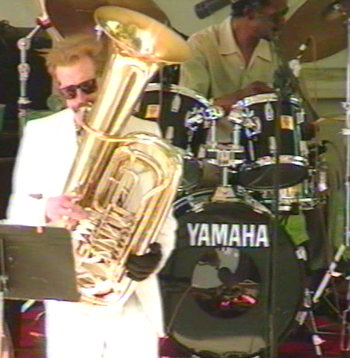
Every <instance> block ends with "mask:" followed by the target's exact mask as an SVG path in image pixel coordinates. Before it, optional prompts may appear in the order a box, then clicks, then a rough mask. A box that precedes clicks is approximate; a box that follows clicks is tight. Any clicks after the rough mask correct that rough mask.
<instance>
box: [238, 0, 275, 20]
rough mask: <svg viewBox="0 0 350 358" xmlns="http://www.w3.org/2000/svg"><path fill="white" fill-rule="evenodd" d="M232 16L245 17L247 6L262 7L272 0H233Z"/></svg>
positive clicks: (252, 7)
mask: <svg viewBox="0 0 350 358" xmlns="http://www.w3.org/2000/svg"><path fill="white" fill-rule="evenodd" d="M231 1H232V4H231V16H232V17H243V16H244V10H245V9H246V8H251V9H256V8H262V7H264V6H266V5H268V4H269V2H270V0H231Z"/></svg>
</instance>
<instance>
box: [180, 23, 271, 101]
mask: <svg viewBox="0 0 350 358" xmlns="http://www.w3.org/2000/svg"><path fill="white" fill-rule="evenodd" d="M188 44H189V45H190V47H191V49H192V53H193V57H192V58H191V59H190V60H189V61H187V62H186V63H184V64H183V65H182V67H181V77H180V86H183V87H187V88H190V89H192V90H194V91H197V92H199V93H200V94H201V95H203V96H204V97H206V98H218V97H221V96H223V95H227V94H229V93H232V92H235V91H237V90H239V89H241V88H243V87H245V86H246V85H248V84H249V83H251V82H254V81H262V82H266V83H268V84H270V85H272V83H273V75H274V71H275V69H276V68H277V57H276V55H274V52H273V50H272V46H271V43H269V42H268V41H266V40H260V42H259V44H258V46H257V47H256V49H255V51H254V53H253V55H252V57H251V60H250V63H249V64H248V66H246V65H245V61H244V58H243V55H242V53H241V51H240V49H239V47H238V45H237V43H236V40H235V37H234V35H233V32H232V27H231V17H228V18H227V19H226V20H225V21H223V22H222V23H221V24H217V25H213V26H210V27H208V28H206V29H204V30H201V31H200V32H197V33H195V34H193V35H192V36H190V38H189V39H188Z"/></svg>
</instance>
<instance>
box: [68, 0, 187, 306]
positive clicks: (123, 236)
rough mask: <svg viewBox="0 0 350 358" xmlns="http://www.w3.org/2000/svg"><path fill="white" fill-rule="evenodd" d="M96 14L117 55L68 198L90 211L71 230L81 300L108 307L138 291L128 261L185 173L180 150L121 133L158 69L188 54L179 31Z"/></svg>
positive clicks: (109, 12)
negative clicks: (128, 271)
mask: <svg viewBox="0 0 350 358" xmlns="http://www.w3.org/2000/svg"><path fill="white" fill-rule="evenodd" d="M94 16H95V21H96V23H97V25H98V26H99V27H100V28H101V29H102V32H103V33H105V34H106V35H107V36H108V37H109V38H110V39H111V45H112V46H111V48H112V50H111V53H110V58H109V60H108V62H107V64H106V68H105V71H104V74H103V78H102V84H101V86H100V93H99V95H98V98H97V99H96V102H95V103H94V105H93V106H92V108H91V110H90V111H89V112H88V114H87V115H86V118H85V119H84V125H83V127H84V128H85V129H86V133H85V134H84V135H83V138H82V142H81V145H80V147H79V149H78V153H77V155H76V158H75V162H74V163H73V166H72V169H71V171H70V174H69V176H68V179H67V182H66V185H65V189H64V192H65V193H68V194H75V195H78V196H79V198H80V199H79V201H78V204H79V205H81V206H82V207H83V208H85V209H86V210H87V211H88V212H89V218H88V219H87V220H82V221H81V222H80V223H79V225H78V226H77V227H76V228H75V229H74V230H73V231H72V235H73V238H74V240H73V242H74V244H75V245H76V247H75V257H76V271H77V283H78V288H79V291H80V293H81V295H82V301H87V302H91V303H94V304H99V305H107V304H111V303H120V302H124V301H125V300H126V299H127V298H128V297H129V295H130V294H131V293H132V292H133V289H134V282H133V281H132V280H131V279H129V278H128V277H127V276H126V272H125V261H126V259H127V257H128V255H129V253H130V252H133V253H136V254H143V253H145V252H146V250H147V248H148V246H149V244H150V243H151V242H152V241H154V240H155V238H156V237H157V235H158V233H159V231H160V229H161V228H162V225H163V223H164V221H165V219H166V218H167V217H168V215H169V213H170V210H171V206H172V202H173V200H174V196H175V194H176V190H177V186H178V184H179V180H180V178H181V174H182V157H181V155H180V153H179V152H178V150H177V149H176V148H175V147H173V146H171V145H169V144H168V143H166V142H165V141H163V140H162V139H161V138H159V137H157V136H155V135H151V134H145V133H132V134H129V135H126V136H123V137H122V136H121V133H122V131H123V129H124V128H125V125H126V123H127V121H128V119H129V117H130V115H131V112H132V110H133V108H134V106H135V104H136V102H137V101H138V100H139V98H140V95H141V94H142V92H143V90H144V88H145V87H146V85H147V82H148V81H149V79H150V78H151V77H152V75H153V74H154V73H155V71H157V70H158V69H159V68H160V67H161V66H163V65H166V64H171V63H181V62H183V61H186V60H187V59H188V58H189V57H190V50H189V47H188V46H187V44H186V42H185V41H184V40H183V39H182V38H181V37H180V36H178V35H177V34H176V33H175V32H173V31H172V30H170V29H169V28H167V27H166V26H164V25H162V24H161V23H159V22H157V21H155V20H153V19H151V18H149V17H147V16H145V15H143V14H140V13H138V12H135V11H132V10H128V9H124V8H121V7H116V6H104V7H100V8H99V9H97V10H96V11H95V14H94ZM141 181H142V185H141ZM145 183H147V184H148V185H149V187H147V191H146V192H143V193H141V195H142V198H141V199H139V201H138V202H136V203H135V200H134V199H135V198H134V196H135V193H139V192H140V191H141V188H144V184H145Z"/></svg>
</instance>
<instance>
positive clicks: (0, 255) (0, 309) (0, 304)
mask: <svg viewBox="0 0 350 358" xmlns="http://www.w3.org/2000/svg"><path fill="white" fill-rule="evenodd" d="M0 260H1V262H0V355H1V356H2V353H3V340H4V297H5V292H6V291H7V290H8V279H9V277H8V275H7V274H6V269H5V247H4V240H3V239H2V238H0Z"/></svg>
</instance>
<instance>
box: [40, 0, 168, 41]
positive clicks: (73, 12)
mask: <svg viewBox="0 0 350 358" xmlns="http://www.w3.org/2000/svg"><path fill="white" fill-rule="evenodd" d="M104 5H114V6H120V7H124V8H127V9H130V10H134V11H137V12H140V13H143V14H144V15H147V16H149V17H151V18H153V19H155V20H158V21H159V22H162V23H169V22H170V21H169V19H168V17H167V16H166V14H165V13H164V12H163V11H162V10H161V9H160V8H159V7H158V5H156V4H155V3H154V2H153V1H152V0H59V1H57V0H45V7H46V11H47V14H48V16H49V18H50V20H51V22H52V24H53V26H54V27H55V28H56V29H57V31H58V32H59V33H60V34H61V35H62V36H63V37H66V36H70V35H74V34H77V33H82V32H86V31H91V30H92V29H93V28H94V26H95V25H96V24H95V22H94V18H93V15H94V11H95V10H96V9H97V8H99V7H100V6H104Z"/></svg>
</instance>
